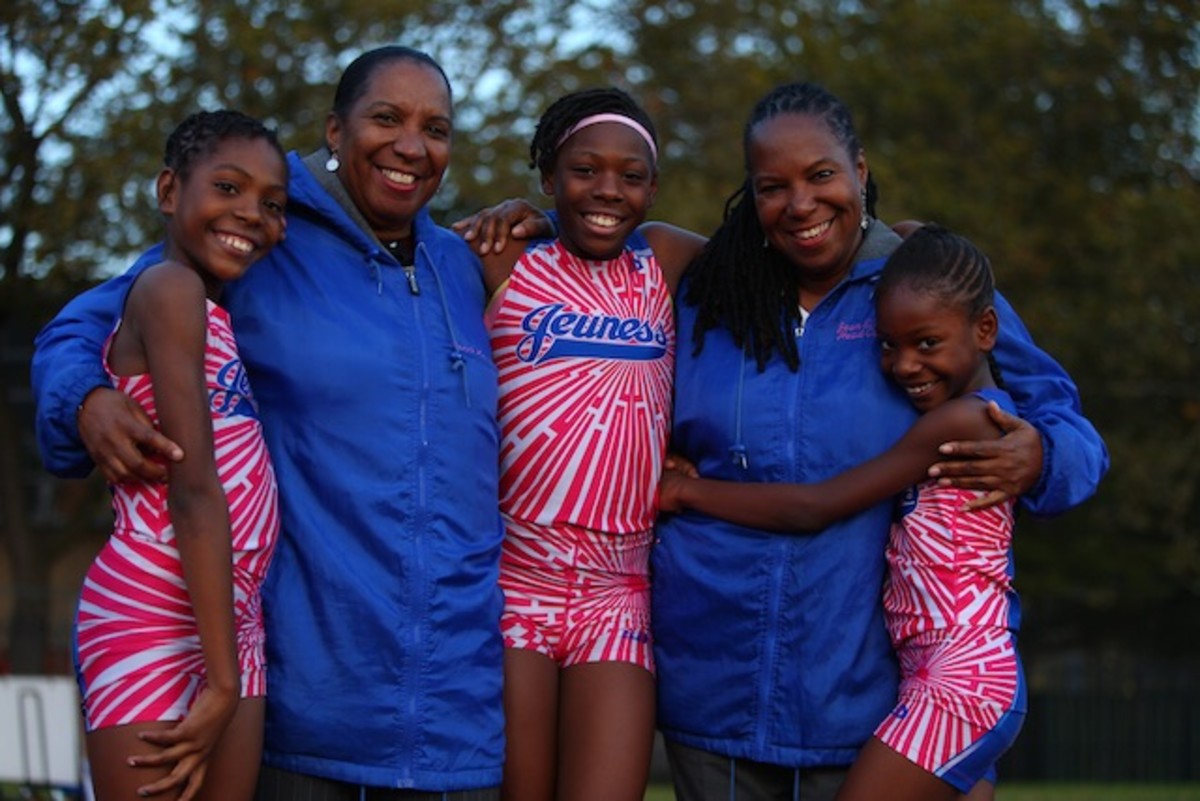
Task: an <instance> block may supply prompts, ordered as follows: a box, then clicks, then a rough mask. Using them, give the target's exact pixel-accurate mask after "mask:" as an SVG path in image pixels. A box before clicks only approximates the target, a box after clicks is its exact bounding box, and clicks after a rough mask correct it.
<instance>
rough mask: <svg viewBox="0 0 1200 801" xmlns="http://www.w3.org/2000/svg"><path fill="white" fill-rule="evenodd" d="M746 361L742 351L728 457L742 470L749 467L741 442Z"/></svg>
mask: <svg viewBox="0 0 1200 801" xmlns="http://www.w3.org/2000/svg"><path fill="white" fill-rule="evenodd" d="M746 359H747V354H746V353H745V351H744V350H743V352H742V367H741V370H739V371H738V385H737V396H736V400H735V401H734V416H733V444H732V445H730V446H729V457H730V458H731V459H732V460H733V463H734V465H736V466H737V467H740V468H741V469H743V470H745V469H747V468H748V467H749V466H750V459H749V457H747V455H746V444H745V443H744V442H742V390H743V388H744V387H745V386H746Z"/></svg>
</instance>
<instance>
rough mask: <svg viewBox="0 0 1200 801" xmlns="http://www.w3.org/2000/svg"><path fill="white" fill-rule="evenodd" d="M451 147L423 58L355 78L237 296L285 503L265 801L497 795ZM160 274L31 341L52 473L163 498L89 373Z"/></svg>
mask: <svg viewBox="0 0 1200 801" xmlns="http://www.w3.org/2000/svg"><path fill="white" fill-rule="evenodd" d="M452 126H453V114H452V110H451V95H450V86H449V82H448V81H447V80H446V76H445V74H444V73H443V72H442V70H441V67H440V66H438V64H437V63H436V62H435V61H433V60H432V59H431V58H430V57H429V56H427V55H425V54H424V53H420V52H418V51H415V50H411V49H408V48H404V47H385V48H381V49H378V50H373V51H370V52H368V53H365V54H364V55H362V56H360V57H359V58H358V59H357V60H355V61H354V62H353V63H352V64H351V65H350V66H349V67H348V68H347V69H346V71H345V73H344V74H343V76H342V78H341V81H340V83H339V85H338V88H337V93H336V96H335V99H334V105H333V109H332V111H331V112H330V114H329V117H328V121H327V124H326V130H325V140H326V145H327V146H326V147H325V148H322V149H321V150H319V151H317V152H316V153H313V154H311V155H308V156H306V157H301V156H299V155H298V154H295V153H292V154H290V155H289V158H288V162H289V168H290V171H291V180H290V185H289V187H288V195H289V202H288V218H289V219H288V230H287V239H286V241H284V242H283V243H281V244H280V245H279V246H278V247H276V248H275V250H274V251H272V253H271V254H270V255H269V256H268V257H267V258H264V259H263V260H262V261H261V262H259V264H258V266H257V267H256V268H255V269H254V270H253V271H251V272H250V273H249V274H248V275H247V276H246V277H245V278H243V279H241V280H239V281H237V282H235V283H233V284H230V285H229V286H228V287H227V289H226V292H225V305H226V306H227V308H228V310H229V312H230V314H231V317H232V319H233V325H234V329H235V333H236V336H237V338H238V342H239V343H240V345H241V352H242V356H243V360H244V362H245V365H246V367H247V370H248V371H249V373H250V375H251V376H252V380H253V383H254V387H255V394H256V396H257V398H258V402H259V407H260V413H261V418H262V423H263V429H264V434H265V436H266V440H267V445H268V447H269V449H270V452H271V455H272V458H273V460H274V463H275V467H276V472H277V475H278V480H279V486H280V503H281V517H282V526H281V533H280V540H279V545H278V550H277V552H276V557H275V562H274V564H273V565H272V568H271V570H270V573H269V575H268V577H267V580H266V584H265V586H264V589H263V606H264V612H265V618H266V631H267V661H268V676H267V712H266V718H267V719H266V734H265V748H264V766H263V770H262V773H261V778H260V784H259V797H262V798H301V797H303V798H313V799H358V798H360V796H361V795H362V794H363V793H364V792H365V790H366V788H369V787H373V788H393V789H392V790H391V791H389V793H390V794H389V795H387V796H386V797H387V798H403V799H417V798H426V797H436V798H438V799H442V798H449V799H458V800H459V801H483V800H484V799H494V798H497V797H498V785H499V784H500V774H501V767H502V762H503V755H504V743H503V712H502V705H501V676H502V667H501V665H502V643H501V640H500V632H499V619H500V611H501V605H502V597H501V593H500V589H499V586H498V584H497V576H498V564H499V561H498V560H499V552H500V542H501V539H502V536H503V531H502V527H501V525H500V518H499V513H498V511H497V508H496V503H495V499H496V497H497V469H498V468H497V464H498V444H497V443H498V440H497V428H496V421H495V411H496V371H495V368H494V367H493V365H492V362H491V358H490V347H489V343H488V337H487V333H486V332H485V330H484V327H483V317H482V314H481V310H482V309H483V305H484V295H483V291H484V290H483V280H482V276H481V268H480V265H479V262H478V260H477V259H476V258H475V257H474V255H473V254H472V253H471V252H470V251H469V249H468V248H467V246H466V245H465V244H464V243H463V242H462V240H461V239H460V238H459V237H458V236H456V235H455V234H454V233H452V232H450V231H448V230H445V229H443V228H440V227H438V226H437V225H435V224H434V223H433V221H432V220H431V219H430V216H429V213H428V211H427V210H426V208H425V206H426V203H427V202H428V201H429V199H430V198H431V197H432V196H433V194H434V192H435V191H436V190H437V188H438V185H439V184H440V182H441V180H442V176H443V174H444V172H445V170H446V166H447V164H448V162H449V157H450V142H451V136H452V131H453V127H452ZM160 260H161V252H160V249H159V248H155V249H153V250H151V251H150V252H148V253H147V254H145V255H144V256H143V257H142V258H141V259H139V260H138V262H137V263H136V264H135V265H134V266H133V268H132V269H131V270H130V271H129V272H127V273H126V274H125V275H123V276H120V277H117V278H114V279H112V280H110V281H108V282H107V283H105V284H103V285H101V286H100V287H97V288H96V289H94V290H92V291H90V292H88V293H85V294H84V295H82V296H80V297H79V298H77V299H75V300H74V301H72V302H71V303H70V304H69V305H68V306H67V307H66V308H65V309H64V310H63V312H61V313H60V314H59V316H58V317H57V318H56V319H55V320H54V321H53V322H52V323H51V324H50V325H49V326H47V328H46V329H45V330H44V331H43V332H42V333H41V334H40V335H39V337H38V342H37V353H36V355H35V358H34V365H33V375H34V385H35V390H36V393H37V401H38V437H39V442H40V444H41V447H42V453H43V457H44V460H45V463H46V466H47V467H48V468H49V469H50V470H52V471H53V472H55V473H58V474H60V475H66V476H79V475H83V474H85V473H87V472H88V471H89V470H90V469H91V467H92V460H91V459H89V456H88V451H90V452H91V453H92V454H94V456H95V460H96V463H97V464H99V465H100V467H101V468H102V470H103V471H104V472H105V474H106V475H107V476H108V477H109V478H110V479H116V480H119V479H120V478H122V477H124V474H126V473H128V472H134V473H138V474H141V475H144V476H145V477H147V478H152V479H153V478H161V477H162V469H161V466H156V465H155V464H154V463H153V462H152V461H150V460H147V459H144V458H142V457H141V455H140V454H138V453H137V452H136V447H135V445H136V444H137V443H142V444H144V445H145V446H146V447H147V448H148V449H149V450H151V451H158V452H164V453H169V452H171V451H174V456H175V457H176V458H186V455H184V454H180V453H178V449H176V448H174V447H173V446H172V445H171V443H169V442H166V441H165V440H163V439H162V438H161V436H160V435H158V434H156V433H155V432H154V431H153V429H152V428H150V427H149V425H148V421H147V420H145V419H144V418H133V417H129V416H128V412H126V411H125V406H124V404H125V400H124V398H125V396H123V395H120V394H118V393H115V392H114V391H113V390H111V389H109V388H108V386H109V385H108V382H107V380H106V379H105V378H104V373H103V372H102V369H101V363H100V359H99V352H100V351H99V349H100V344H101V341H102V340H103V338H104V336H105V334H107V332H108V331H109V330H111V329H112V324H113V321H114V319H115V316H116V315H117V314H118V313H119V311H120V308H121V306H122V304H123V300H124V297H125V293H126V291H127V290H128V287H129V286H130V284H131V283H132V279H133V277H134V276H135V275H137V274H138V272H140V271H141V270H142V269H144V268H145V267H146V266H148V265H151V264H154V263H156V262H158V261H160ZM77 415H78V426H77V422H76V417H77ZM77 428H78V430H77ZM85 445H86V449H87V450H85ZM464 498H466V499H472V500H471V501H470V502H463V501H462V500H461V499H464ZM426 793H429V794H430V795H428V796H427V795H426ZM371 797H372V798H382V797H385V796H383V795H379V794H372V796H371Z"/></svg>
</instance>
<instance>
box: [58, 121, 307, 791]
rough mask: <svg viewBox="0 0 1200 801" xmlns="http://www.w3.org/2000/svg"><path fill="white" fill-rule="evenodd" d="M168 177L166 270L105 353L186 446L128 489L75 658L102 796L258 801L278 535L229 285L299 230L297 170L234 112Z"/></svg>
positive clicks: (120, 379) (147, 287) (80, 626)
mask: <svg viewBox="0 0 1200 801" xmlns="http://www.w3.org/2000/svg"><path fill="white" fill-rule="evenodd" d="M165 163H166V166H165V167H164V169H163V170H162V172H161V173H160V174H159V176H158V180H157V184H156V190H157V198H158V206H159V210H160V211H161V212H162V213H163V216H164V217H165V218H166V242H165V249H164V260H163V261H162V263H160V264H158V265H156V266H154V267H150V268H149V269H147V270H146V271H145V272H144V273H142V274H141V275H140V276H139V277H138V279H137V280H136V282H135V283H134V284H133V285H132V287H131V288H130V289H129V293H128V295H127V296H126V299H125V305H124V309H123V313H122V317H121V320H120V321H119V322H118V324H117V326H116V328H115V329H114V331H113V333H112V335H111V336H110V337H109V340H108V343H107V344H106V347H105V350H104V363H105V367H106V369H107V371H108V372H109V375H110V377H111V378H112V380H113V383H114V386H116V387H117V388H118V389H120V390H122V391H123V392H125V393H126V394H127V395H128V396H129V399H130V402H131V403H132V404H136V405H137V406H138V407H140V409H141V410H142V412H143V413H144V414H145V415H146V416H147V417H148V418H149V419H150V421H152V422H153V423H154V424H155V425H157V426H158V427H159V428H160V429H161V431H162V432H163V434H165V435H166V436H167V437H169V438H170V439H171V440H173V441H174V442H176V443H178V444H179V445H180V447H181V448H182V451H183V454H185V455H184V456H183V458H181V459H180V460H179V461H176V462H172V463H171V464H170V466H169V480H168V481H167V483H166V484H147V483H144V482H140V481H136V480H133V479H132V478H130V479H128V480H125V481H122V482H120V483H117V484H114V485H112V493H113V511H114V515H115V518H116V519H115V522H114V526H113V533H112V536H111V537H110V538H109V540H108V542H107V544H106V545H105V546H104V548H103V549H102V550H101V552H100V553H99V554H98V555H97V556H96V559H95V561H94V562H93V563H92V566H91V568H90V569H89V570H88V572H87V575H86V577H85V579H84V584H83V589H82V591H81V594H80V599H79V607H78V611H77V613H76V620H75V663H76V674H77V677H78V680H79V687H80V691H81V693H82V697H83V713H84V722H85V726H86V729H87V738H86V739H87V755H88V761H89V763H90V766H91V774H92V779H93V782H94V786H95V791H96V797H97V798H98V799H100V801H108V799H132V798H136V797H138V796H145V795H153V794H157V793H161V792H167V791H172V792H174V793H177V794H178V797H179V798H180V799H184V801H186V800H187V799H191V798H212V799H215V798H221V799H249V798H250V797H251V796H252V794H253V790H254V785H255V780H256V777H257V773H258V764H259V754H260V752H261V747H262V728H263V698H262V696H263V695H264V693H265V692H266V687H265V664H264V660H263V627H262V615H261V609H260V604H259V586H260V584H261V582H262V580H263V576H264V574H265V573H266V570H267V565H268V563H269V562H270V558H271V552H272V549H273V547H274V544H275V537H276V533H277V532H278V528H279V517H278V512H277V508H276V507H277V505H276V485H275V474H274V471H273V469H272V466H271V461H270V459H269V458H268V455H267V452H266V448H265V446H264V444H263V439H262V430H261V426H260V424H259V420H258V415H257V411H256V408H255V405H254V400H253V398H252V396H251V394H250V386H249V382H248V380H247V377H246V374H245V372H244V370H243V369H242V362H241V359H240V358H239V357H238V351H237V345H236V343H235V342H234V338H233V332H232V329H231V328H230V322H229V315H228V314H227V313H226V312H225V311H224V310H223V309H222V308H221V307H220V306H218V305H217V301H218V300H219V298H220V295H221V286H222V284H223V282H225V281H230V280H233V279H236V278H238V277H239V276H241V275H242V274H243V273H245V271H246V270H247V269H248V268H249V267H250V265H251V264H253V263H254V262H255V261H256V260H257V259H259V258H260V257H262V256H263V255H264V254H265V253H266V252H267V251H269V250H270V249H271V248H272V247H273V246H274V245H275V244H277V243H278V242H279V241H280V240H281V239H282V238H283V236H284V229H285V225H286V223H285V218H284V207H285V205H286V203H287V179H288V175H287V165H286V162H285V161H284V155H283V151H282V150H281V149H280V146H279V143H278V141H277V140H276V138H275V134H274V132H273V131H271V130H269V129H267V128H265V127H264V126H263V125H262V124H261V123H259V122H257V121H256V120H253V119H251V118H249V117H247V116H245V115H243V114H240V113H237V112H233V111H218V112H201V113H197V114H193V115H192V116H190V117H188V118H187V119H185V120H184V121H183V122H182V123H181V124H180V125H179V126H178V127H177V128H176V129H175V131H174V132H173V133H172V134H171V136H170V138H169V139H168V140H167V146H166V159H165Z"/></svg>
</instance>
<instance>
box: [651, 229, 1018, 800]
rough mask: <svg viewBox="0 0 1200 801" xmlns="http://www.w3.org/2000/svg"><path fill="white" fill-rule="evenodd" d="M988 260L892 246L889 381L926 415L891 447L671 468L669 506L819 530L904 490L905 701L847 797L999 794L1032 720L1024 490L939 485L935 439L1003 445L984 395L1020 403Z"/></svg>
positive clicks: (888, 614) (962, 247) (885, 330)
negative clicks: (1000, 771)
mask: <svg viewBox="0 0 1200 801" xmlns="http://www.w3.org/2000/svg"><path fill="white" fill-rule="evenodd" d="M994 296H995V289H994V282H993V278H992V271H991V265H990V264H989V263H988V259H987V257H985V256H984V255H983V254H982V253H981V252H980V251H979V250H978V249H977V248H975V246H974V245H972V244H971V243H970V242H969V241H967V240H966V239H964V238H963V237H961V236H958V235H956V234H954V233H951V232H950V231H947V230H945V229H943V228H940V227H938V226H934V225H928V226H925V227H922V228H920V229H918V230H917V231H916V232H914V233H913V234H912V235H911V236H909V237H908V238H907V239H905V241H904V242H903V243H902V244H901V245H900V247H899V248H897V249H896V250H895V252H893V253H892V255H891V256H890V257H889V258H888V261H887V263H886V264H885V265H884V268H883V272H882V273H881V274H880V277H879V281H878V283H877V284H876V288H875V307H876V314H877V319H878V325H877V335H878V339H879V342H880V346H881V349H882V353H881V367H882V368H883V372H884V374H885V375H886V376H887V377H888V378H889V379H890V380H891V381H893V382H894V383H896V384H897V385H898V386H899V387H900V388H901V389H903V390H904V392H905V393H906V394H907V395H908V398H909V400H910V401H911V402H912V404H913V406H915V407H916V408H917V409H918V410H919V411H921V412H922V415H921V417H920V418H918V420H917V422H916V423H914V424H913V426H912V428H910V429H909V430H908V432H907V433H905V435H904V436H903V437H901V439H900V441H899V442H897V443H896V444H895V445H893V446H892V447H891V448H889V449H888V450H886V451H885V452H884V453H882V454H881V455H879V456H877V457H875V458H874V459H871V460H870V461H867V462H864V463H862V464H860V465H858V466H856V467H853V468H850V469H849V470H846V471H845V472H842V473H838V474H837V475H835V476H833V477H831V478H828V479H826V480H824V481H817V482H814V483H805V484H792V483H785V482H763V483H759V484H746V483H736V482H724V481H714V480H711V479H705V478H700V477H698V476H694V475H688V474H687V473H685V472H683V471H679V470H668V471H666V472H665V473H664V475H663V480H662V484H661V495H660V508H661V509H662V511H664V512H667V511H669V512H679V511H682V510H684V509H691V510H695V511H700V512H704V513H705V514H709V515H712V516H713V517H717V518H720V519H722V520H726V521H730V522H733V523H738V524H740V525H744V526H750V527H753V528H758V529H763V530H767V531H820V530H821V529H824V528H827V527H828V526H829V525H830V524H831V523H833V522H834V521H836V520H838V519H840V518H843V517H846V516H848V515H852V514H854V513H856V512H859V511H862V510H863V509H866V508H868V507H870V506H872V505H874V504H876V503H879V502H881V501H885V500H888V499H891V498H894V497H897V496H900V495H901V493H903V500H902V501H901V502H900V504H899V507H898V516H897V521H896V523H895V524H893V526H892V530H891V536H890V539H889V541H888V547H887V561H888V578H887V583H886V585H885V589H884V595H883V606H884V614H885V619H886V621H887V625H888V633H889V634H890V636H891V639H892V645H893V647H894V648H895V650H896V653H897V656H898V657H899V662H900V678H901V683H900V699H899V702H898V703H897V704H896V706H895V708H893V709H892V711H891V713H890V714H889V715H888V716H887V718H886V719H885V720H884V721H883V722H882V723H880V725H879V727H878V728H877V729H876V730H875V734H874V736H873V737H872V738H871V740H869V741H868V743H867V744H866V745H865V746H864V747H863V750H862V752H861V753H860V755H859V757H858V759H857V760H856V761H855V763H854V767H853V768H852V770H851V773H850V775H849V777H848V779H847V781H846V783H845V784H844V785H843V787H842V789H841V791H840V793H839V795H838V801H852V800H854V801H857V800H858V799H862V801H873V799H877V798H889V799H894V801H905V800H906V799H909V800H911V801H935V799H945V801H954V799H955V798H956V796H958V795H959V794H960V793H970V794H971V796H970V797H971V799H972V800H973V801H982V800H983V799H990V798H991V797H992V796H993V789H994V784H995V763H996V761H997V759H999V757H1000V756H1001V754H1003V753H1004V752H1005V751H1006V750H1007V749H1008V747H1009V746H1010V745H1011V744H1012V742H1013V741H1014V739H1015V738H1016V735H1017V732H1018V731H1020V728H1021V724H1022V722H1023V721H1024V718H1025V683H1024V677H1023V675H1022V671H1021V663H1020V659H1019V657H1018V656H1017V650H1016V631H1017V627H1018V625H1019V622H1020V605H1019V603H1018V602H1017V596H1016V593H1015V592H1014V590H1013V586H1012V579H1013V561H1012V529H1013V509H1014V506H1015V504H1016V501H1015V500H1014V499H1009V500H1006V501H1005V502H1003V503H1000V504H996V505H994V506H990V507H988V508H985V509H974V508H971V507H972V506H973V504H974V503H975V501H977V500H978V498H979V493H980V491H979V490H962V489H956V488H954V487H941V486H938V483H937V481H936V480H932V479H929V478H927V476H926V471H927V470H928V469H929V467H930V466H931V465H932V464H933V463H934V462H936V461H938V459H939V458H940V457H939V456H938V446H939V445H940V444H941V443H943V442H946V441H947V440H954V439H978V440H987V439H994V438H996V437H997V436H999V434H1000V429H999V428H998V427H997V426H996V424H995V422H994V421H993V420H991V418H990V416H989V414H988V410H987V409H988V404H989V403H993V402H994V403H999V404H1001V405H1002V406H1003V408H1005V409H1006V410H1007V411H1009V412H1013V411H1015V407H1014V406H1013V403H1012V398H1011V397H1010V396H1009V395H1008V393H1007V392H1005V391H1004V390H1003V389H1002V379H1001V377H1000V375H999V371H998V370H996V369H995V362H994V361H993V360H992V358H991V352H992V348H993V347H994V346H995V343H996V334H997V326H998V320H997V317H996V309H995V306H994V305H993V304H994Z"/></svg>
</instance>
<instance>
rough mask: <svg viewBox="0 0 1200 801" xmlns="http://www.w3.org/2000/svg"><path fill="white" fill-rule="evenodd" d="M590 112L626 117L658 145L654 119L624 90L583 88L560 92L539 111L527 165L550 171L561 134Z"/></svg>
mask: <svg viewBox="0 0 1200 801" xmlns="http://www.w3.org/2000/svg"><path fill="white" fill-rule="evenodd" d="M593 114H620V115H621V116H623V117H629V118H630V119H631V120H634V121H635V122H637V123H638V124H640V125H641V126H642V127H643V128H645V129H646V131H647V132H649V134H650V138H651V139H653V140H654V145H655V147H658V134H657V133H656V132H655V130H654V121H653V120H651V119H650V115H649V114H647V113H646V112H645V110H644V109H642V107H641V106H639V105H638V104H637V101H635V100H634V99H633V98H632V97H630V96H629V95H628V94H627V93H626V92H624V91H622V90H620V89H617V88H616V87H613V86H610V87H603V88H596V89H583V90H580V91H578V92H571V93H570V94H566V95H563V96H562V97H560V98H559V99H558V100H555V101H554V102H553V103H551V104H550V106H549V108H547V109H546V111H545V112H544V113H543V114H542V116H541V118H540V119H539V120H538V124H537V129H536V130H535V131H534V133H533V139H532V141H531V142H530V143H529V166H530V167H531V168H535V169H537V170H538V171H539V172H540V173H541V174H542V175H550V174H551V173H552V172H554V161H555V158H556V157H557V156H558V147H559V144H560V143H561V140H562V138H563V136H564V135H565V134H566V133H567V131H569V130H570V129H571V126H572V125H574V124H575V123H577V122H579V121H580V120H582V119H584V118H585V117H590V116H592V115H593Z"/></svg>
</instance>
